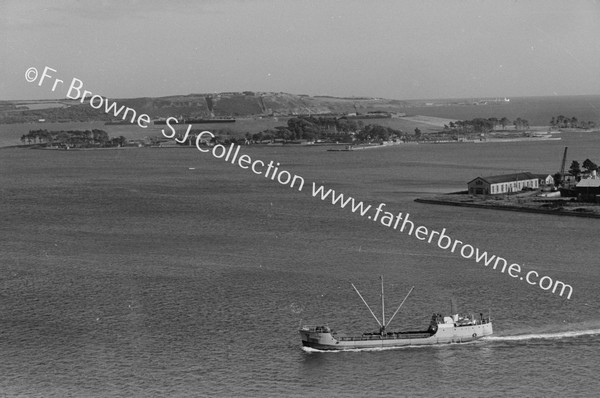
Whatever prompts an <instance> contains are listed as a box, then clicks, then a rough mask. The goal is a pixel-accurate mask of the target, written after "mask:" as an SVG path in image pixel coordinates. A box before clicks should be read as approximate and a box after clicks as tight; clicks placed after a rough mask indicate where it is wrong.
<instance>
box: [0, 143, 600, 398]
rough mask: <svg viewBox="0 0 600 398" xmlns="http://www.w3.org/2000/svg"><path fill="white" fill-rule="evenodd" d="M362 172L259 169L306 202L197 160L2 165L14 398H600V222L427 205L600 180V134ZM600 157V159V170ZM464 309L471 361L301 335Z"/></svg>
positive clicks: (464, 151) (445, 353)
mask: <svg viewBox="0 0 600 398" xmlns="http://www.w3.org/2000/svg"><path fill="white" fill-rule="evenodd" d="M562 138H563V140H561V141H540V142H526V143H503V144H462V145H406V146H396V147H391V148H382V149H374V150H365V151H355V152H326V151H325V150H324V149H323V148H319V147H315V148H252V147H244V148H242V152H243V153H246V154H248V155H249V156H251V157H252V158H253V159H262V160H265V161H269V160H273V161H275V162H280V163H281V166H280V168H281V169H285V170H288V171H289V172H290V173H293V174H296V175H299V176H302V177H303V178H304V179H305V180H306V184H307V186H306V187H305V188H304V189H303V191H301V192H298V191H297V190H294V189H291V188H289V187H287V186H284V185H281V184H279V183H277V182H274V181H271V180H269V179H266V178H264V177H262V176H258V175H255V174H253V173H252V172H250V171H248V170H243V169H241V168H239V167H238V166H236V165H231V164H228V163H225V162H223V161H222V160H219V159H215V158H214V157H212V156H211V155H210V154H202V153H200V152H198V151H197V150H195V149H126V150H100V151H43V150H24V149H14V148H8V149H2V150H0V195H1V198H2V200H1V203H0V217H1V220H2V223H1V224H0V254H1V260H0V271H1V272H0V295H1V297H0V319H1V320H2V327H1V329H0V358H2V360H1V361H0V375H1V377H0V395H1V396H8V397H12V396H27V397H87V396H92V397H152V396H156V397H163V396H168V397H190V396H191V397H194V396H197V397H203V396H223V397H234V396H235V397H237V396H243V397H246V396H247V397H281V396H290V397H300V396H320V397H338V396H339V397H348V396H351V397H363V396H378V397H398V396H409V397H413V396H426V397H429V396H440V397H441V396H444V397H446V396H453V397H454V396H456V397H462V396H491V397H496V396H536V397H546V396H583V397H585V396H590V397H592V396H597V394H598V391H599V389H600V382H599V381H598V377H597V374H598V371H597V363H598V355H599V353H600V351H599V348H598V347H599V344H600V311H599V310H600V305H599V304H598V303H599V299H600V289H598V284H599V282H600V265H599V260H598V259H599V258H600V248H599V246H598V243H597V237H598V231H599V230H600V228H599V226H600V224H598V220H595V219H584V218H569V217H558V216H549V215H538V214H527V213H512V212H501V211H493V210H483V209H466V208H453V207H445V206H433V205H425V204H419V203H415V202H414V199H415V198H417V197H427V196H429V195H432V194H436V193H439V192H451V191H457V190H463V189H465V187H466V182H467V181H469V180H470V179H472V178H474V177H476V176H478V175H489V174H502V173H509V172H513V171H522V170H525V171H532V172H536V173H538V172H539V173H542V172H547V173H554V172H556V171H557V170H558V168H559V167H560V161H561V159H562V153H563V150H564V147H565V146H568V147H569V160H572V159H577V160H579V161H580V162H581V161H583V160H584V159H585V158H588V157H589V158H591V159H592V160H595V161H596V162H597V161H598V160H600V159H598V153H599V152H600V151H599V149H600V135H598V134H593V133H564V134H562ZM594 158H595V159H594ZM312 181H315V182H317V183H319V184H324V185H326V186H327V187H328V188H333V189H335V190H337V191H339V192H343V193H345V194H348V195H353V196H354V197H355V198H357V199H359V200H363V201H365V202H368V203H370V204H373V205H377V204H378V203H381V202H384V203H385V204H386V210H387V211H390V212H393V213H397V212H403V213H406V212H408V213H410V219H411V220H412V221H414V222H415V223H417V224H420V225H425V226H427V227H428V228H431V229H435V230H438V231H439V230H441V229H442V228H446V230H447V233H448V234H451V235H452V236H453V237H454V238H456V239H460V240H461V241H463V242H468V243H469V244H471V245H473V246H474V247H478V248H480V249H483V250H487V251H489V252H492V253H495V254H497V255H500V256H502V257H504V258H506V259H509V260H510V261H511V262H516V263H519V264H521V265H522V266H523V267H524V269H526V270H535V271H537V272H539V273H540V275H548V276H550V277H552V278H553V279H554V280H561V281H564V282H565V283H569V284H570V285H572V286H573V289H574V290H573V294H572V296H571V298H570V299H567V298H566V297H561V296H559V295H558V294H552V293H551V292H547V291H543V290H542V289H540V288H539V287H536V286H530V285H527V284H526V283H523V282H522V281H519V280H518V279H514V278H511V277H509V276H508V275H506V274H502V273H501V272H499V271H497V270H493V269H490V268H486V267H484V266H482V265H480V264H477V263H476V262H475V261H473V260H467V259H464V258H462V257H460V256H459V255H457V254H456V253H450V252H448V251H444V250H441V249H440V248H438V247H437V246H436V245H434V244H430V243H427V242H424V241H420V240H418V239H416V238H415V237H414V236H408V235H406V234H404V233H400V232H399V231H394V230H393V229H390V228H387V227H384V226H382V225H380V224H378V223H375V222H373V221H370V220H368V219H367V218H366V217H361V216H359V215H357V214H353V213H352V212H351V211H350V210H348V209H340V208H339V207H336V206H333V205H332V204H331V203H326V202H324V201H321V200H319V199H316V198H313V197H312V196H311V194H310V187H309V186H308V184H310V183H311V182H312ZM379 275H383V276H384V278H385V286H386V298H387V303H386V304H387V316H388V317H389V316H390V315H391V313H392V312H393V310H394V307H396V306H397V305H398V304H399V302H400V301H401V300H402V298H403V297H404V295H405V294H406V292H407V291H408V290H409V289H410V287H411V286H415V291H414V292H413V294H412V295H411V297H410V298H409V299H408V301H407V302H406V303H405V304H404V306H403V308H402V310H401V311H400V313H399V315H397V317H396V318H395V319H394V321H393V323H392V326H394V327H398V328H403V329H404V328H406V329H413V328H423V327H426V326H427V324H428V321H429V318H430V316H431V314H432V313H433V312H445V313H448V312H449V309H450V301H451V300H452V299H455V301H456V303H457V304H458V306H459V307H460V309H461V310H463V311H464V312H475V313H479V312H485V313H487V312H488V310H491V312H492V317H493V318H494V336H492V337H489V338H485V339H483V340H479V341H477V342H475V343H470V344H465V345H459V344H456V345H454V344H453V345H445V346H436V347H421V348H403V349H393V350H383V351H378V350H373V351H351V352H341V353H323V352H307V351H305V350H303V349H302V347H301V344H300V339H299V334H298V331H297V329H298V327H299V326H300V324H301V323H319V322H327V323H328V324H329V325H330V326H331V327H333V328H335V329H337V330H339V331H347V332H353V331H359V332H361V331H367V330H374V329H375V328H376V327H377V325H376V323H375V322H374V320H373V319H372V317H371V315H370V314H369V313H368V311H367V310H366V308H365V307H364V306H363V305H362V303H361V302H360V299H359V298H358V296H357V295H356V294H355V292H354V291H353V289H352V287H351V286H350V283H351V282H352V283H354V284H355V285H356V286H357V287H358V288H359V289H360V290H361V292H362V293H363V295H364V297H365V299H366V300H367V301H368V302H369V303H370V304H371V305H372V306H373V307H374V310H375V311H376V312H377V313H378V311H379V310H380V306H379V304H378V302H379V301H378V300H379V289H380V286H379Z"/></svg>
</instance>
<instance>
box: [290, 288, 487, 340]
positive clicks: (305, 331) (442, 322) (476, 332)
mask: <svg viewBox="0 0 600 398" xmlns="http://www.w3.org/2000/svg"><path fill="white" fill-rule="evenodd" d="M352 287H353V288H354V290H355V291H356V293H358V296H359V297H360V298H361V300H362V301H363V303H364V304H365V305H366V306H367V308H368V309H369V312H370V313H371V315H373V317H374V318H375V320H376V321H377V323H378V324H379V331H378V332H371V333H363V334H359V335H346V334H341V333H339V334H338V333H337V332H335V331H334V330H332V329H331V328H329V326H327V325H319V326H302V327H301V328H300V330H299V332H300V337H301V339H302V345H303V346H304V347H310V348H314V349H317V350H336V351H341V350H349V349H364V348H395V347H404V346H417V345H435V344H449V343H466V342H470V341H474V340H477V339H480V338H482V337H484V336H489V335H491V334H492V333H493V331H492V320H491V317H489V316H488V317H487V318H484V317H483V314H482V313H480V314H479V317H476V316H474V315H472V314H453V315H450V316H444V315H442V314H433V316H432V317H431V322H430V324H429V327H428V328H427V330H423V331H408V332H400V331H388V330H387V327H388V326H389V324H390V323H391V322H392V320H393V319H394V317H395V316H396V314H397V313H398V311H400V308H401V307H402V305H403V304H404V302H405V301H406V299H407V298H408V296H409V295H410V293H411V292H412V291H413V289H414V286H413V287H412V288H411V289H410V291H409V292H408V294H407V295H406V297H405V298H404V300H402V303H400V306H399V307H398V309H396V312H394V314H393V315H392V317H391V318H390V320H389V321H388V322H387V323H386V321H385V299H384V294H383V277H381V312H382V315H381V317H382V319H381V321H379V319H378V318H377V316H375V313H374V312H373V310H371V307H369V305H368V304H367V302H366V301H365V299H364V298H363V297H362V295H361V294H360V292H359V291H358V289H357V288H356V286H354V284H352Z"/></svg>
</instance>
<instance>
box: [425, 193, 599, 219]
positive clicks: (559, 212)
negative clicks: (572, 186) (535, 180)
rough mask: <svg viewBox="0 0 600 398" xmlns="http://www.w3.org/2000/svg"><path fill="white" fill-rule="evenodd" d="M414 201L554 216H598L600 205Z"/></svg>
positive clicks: (433, 199)
mask: <svg viewBox="0 0 600 398" xmlns="http://www.w3.org/2000/svg"><path fill="white" fill-rule="evenodd" d="M449 195H450V194H449ZM415 202H417V203H423V204H434V205H444V206H456V207H473V208H478V209H489V210H503V211H516V212H522V213H537V214H549V215H554V216H568V217H584V218H600V206H596V207H598V211H597V212H593V210H585V206H586V205H587V206H594V205H593V204H583V205H582V206H579V207H574V208H572V209H565V208H564V207H560V208H557V209H542V208H539V207H527V206H524V205H522V206H517V205H514V204H508V205H504V204H494V203H483V202H480V203H474V202H464V201H458V200H447V199H442V198H440V197H435V198H432V199H428V198H417V199H415ZM577 203H580V202H577ZM538 206H539V205H538ZM578 209H579V210H578Z"/></svg>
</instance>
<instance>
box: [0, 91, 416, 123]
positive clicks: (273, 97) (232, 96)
mask: <svg viewBox="0 0 600 398" xmlns="http://www.w3.org/2000/svg"><path fill="white" fill-rule="evenodd" d="M111 101H116V102H117V103H118V104H119V105H124V106H126V107H130V108H133V109H135V110H136V112H138V114H140V113H146V114H148V115H149V116H150V117H151V118H153V119H154V118H161V117H162V118H165V117H169V116H174V117H179V116H183V117H205V118H208V117H227V116H228V117H234V118H239V117H252V116H292V115H306V114H312V115H315V114H349V113H355V112H358V113H361V114H366V113H368V112H403V111H404V108H405V107H407V106H411V105H415V103H411V102H408V101H398V100H389V99H382V98H366V97H356V98H354V97H346V98H338V97H329V96H308V95H295V94H288V93H273V92H251V91H244V92H228V93H218V94H189V95H176V96H168V97H157V98H149V97H143V98H125V99H118V98H117V99H113V98H111ZM39 119H44V120H46V121H48V122H50V121H91V120H111V117H110V116H109V115H107V114H106V113H104V112H103V111H102V110H101V109H100V110H96V109H93V108H92V107H90V106H89V103H87V101H86V102H84V104H81V103H79V102H78V101H74V100H41V101H33V100H32V101H0V123H19V122H28V121H31V122H33V121H38V120H39Z"/></svg>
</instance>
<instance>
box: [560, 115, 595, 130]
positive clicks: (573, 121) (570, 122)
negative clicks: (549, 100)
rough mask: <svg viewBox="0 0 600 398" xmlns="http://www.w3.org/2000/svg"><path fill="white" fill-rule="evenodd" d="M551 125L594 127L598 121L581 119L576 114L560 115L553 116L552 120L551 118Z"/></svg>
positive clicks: (579, 127)
mask: <svg viewBox="0 0 600 398" xmlns="http://www.w3.org/2000/svg"><path fill="white" fill-rule="evenodd" d="M550 126H552V127H557V128H577V129H593V128H595V127H596V123H595V122H591V121H588V122H584V121H579V120H577V118H576V117H575V116H573V117H570V118H569V117H565V116H563V115H560V116H556V117H554V116H553V117H552V120H550Z"/></svg>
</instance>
